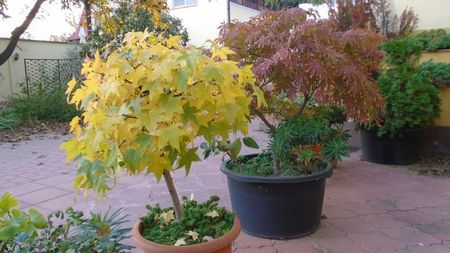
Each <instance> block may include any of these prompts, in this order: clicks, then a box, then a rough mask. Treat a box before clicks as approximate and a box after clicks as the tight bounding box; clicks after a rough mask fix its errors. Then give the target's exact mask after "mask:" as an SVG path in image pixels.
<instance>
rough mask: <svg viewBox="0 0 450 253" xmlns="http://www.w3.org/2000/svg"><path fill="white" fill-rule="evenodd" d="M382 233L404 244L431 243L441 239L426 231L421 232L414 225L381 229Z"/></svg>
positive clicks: (438, 241) (439, 241)
mask: <svg viewBox="0 0 450 253" xmlns="http://www.w3.org/2000/svg"><path fill="white" fill-rule="evenodd" d="M383 233H385V234H386V235H388V236H389V237H390V238H392V239H394V240H396V241H398V242H401V243H403V244H404V245H431V244H435V243H441V240H438V239H437V238H435V237H433V236H431V235H430V234H428V233H423V232H422V231H420V230H419V229H416V228H414V227H403V228H390V229H385V230H383Z"/></svg>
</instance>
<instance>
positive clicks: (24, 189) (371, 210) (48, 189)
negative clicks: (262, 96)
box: [0, 132, 450, 253]
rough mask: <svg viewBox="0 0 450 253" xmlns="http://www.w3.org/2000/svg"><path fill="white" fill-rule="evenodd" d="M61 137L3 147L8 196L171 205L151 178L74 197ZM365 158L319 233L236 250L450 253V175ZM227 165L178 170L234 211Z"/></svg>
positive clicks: (38, 204)
mask: <svg viewBox="0 0 450 253" xmlns="http://www.w3.org/2000/svg"><path fill="white" fill-rule="evenodd" d="M252 134H254V135H255V138H256V139H257V140H258V141H259V142H260V143H261V146H265V145H266V143H267V141H266V139H265V135H264V134H263V133H261V132H253V133H252ZM53 138H54V135H44V136H43V137H39V138H37V137H33V138H31V139H30V140H29V141H26V142H22V143H18V144H14V145H13V144H0V173H2V177H1V178H0V193H3V192H5V191H13V192H14V194H15V196H17V197H18V199H19V200H21V201H22V203H21V205H20V208H22V209H23V210H29V209H30V208H35V209H38V210H40V211H41V212H43V213H44V214H48V213H50V212H51V211H54V210H56V209H64V208H65V207H67V206H69V205H73V206H74V208H75V209H78V210H82V211H100V210H103V211H104V210H106V209H108V208H109V207H110V206H111V207H112V208H114V209H117V208H121V207H122V208H125V210H126V212H127V213H128V214H129V215H130V222H129V224H130V225H132V224H133V223H134V222H135V221H136V220H137V219H138V218H139V217H141V216H142V215H144V214H145V212H146V209H145V205H146V204H155V203H161V205H162V206H169V205H170V204H171V202H170V197H169V194H168V193H167V191H166V186H165V184H164V182H161V183H159V184H157V183H156V180H155V179H154V177H151V176H137V177H131V176H125V177H123V178H120V179H119V181H118V184H117V185H116V187H115V188H114V189H113V190H112V191H111V192H109V193H108V195H107V198H106V199H105V200H98V199H95V197H94V194H92V193H90V195H89V197H88V198H87V199H83V198H82V197H81V198H78V201H77V202H74V201H73V196H74V195H73V192H74V190H73V189H72V187H71V185H72V181H73V178H74V174H75V172H76V169H75V167H74V165H67V164H65V162H64V161H65V154H64V152H63V151H61V150H59V146H60V144H61V142H62V141H64V140H66V139H67V138H68V137H67V136H61V137H60V139H53ZM40 139H42V140H40ZM244 152H247V153H250V152H251V153H254V150H250V149H244ZM360 156H361V152H354V153H352V154H351V155H350V157H348V158H346V159H344V160H343V161H342V162H340V163H339V166H338V169H336V170H335V171H334V175H333V177H331V178H329V179H328V180H327V186H326V191H325V206H324V209H323V215H325V216H326V217H327V219H324V220H322V225H321V227H320V229H319V230H318V231H317V232H316V233H314V234H313V235H310V236H307V237H304V238H298V239H292V240H282V241H280V240H268V239H261V238H256V237H253V236H250V235H247V234H245V233H244V232H242V233H241V235H240V236H239V238H238V240H237V241H236V242H235V243H234V252H237V253H241V252H242V253H246V252H263V253H264V252H268V253H275V252H278V253H425V252H426V253H450V250H449V247H450V239H449V238H450V218H449V212H450V180H449V179H444V178H434V177H425V176H417V175H414V174H412V173H411V172H410V171H409V170H408V169H407V167H405V166H387V165H379V164H373V163H368V162H364V161H361V159H360ZM38 157H41V158H38ZM39 163H44V164H41V165H39V166H38V164H39ZM220 163H221V157H220V156H215V157H212V158H211V159H208V160H206V161H202V162H199V163H196V164H194V165H193V168H192V169H191V172H190V175H189V176H188V177H186V176H185V173H184V171H178V172H176V173H175V174H174V180H175V183H176V186H177V188H178V190H179V194H180V195H186V196H190V195H191V193H193V194H194V195H195V199H197V200H199V201H202V200H205V199H207V198H208V197H209V196H210V195H212V194H215V195H218V196H220V197H221V203H222V204H223V205H224V206H226V207H228V208H230V207H231V205H230V197H229V193H228V188H227V180H226V177H225V176H224V175H223V174H222V173H221V172H220V171H219V166H220ZM30 181H32V182H30ZM421 244H423V245H422V246H421ZM405 250H406V251H405ZM136 252H139V251H138V250H136Z"/></svg>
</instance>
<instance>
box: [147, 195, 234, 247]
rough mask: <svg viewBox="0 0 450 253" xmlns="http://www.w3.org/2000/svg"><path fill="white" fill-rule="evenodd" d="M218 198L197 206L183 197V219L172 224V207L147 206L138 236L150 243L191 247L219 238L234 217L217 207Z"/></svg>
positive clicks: (193, 201) (173, 217) (173, 219)
mask: <svg viewBox="0 0 450 253" xmlns="http://www.w3.org/2000/svg"><path fill="white" fill-rule="evenodd" d="M218 205H219V197H217V196H211V197H210V198H209V200H207V201H205V202H203V203H198V202H197V201H195V200H193V199H188V198H186V197H183V199H182V206H183V210H184V218H183V219H182V220H181V221H179V222H176V221H175V211H174V209H173V208H172V207H170V208H161V207H160V206H159V205H156V206H153V207H152V206H147V209H148V213H147V214H146V215H145V216H144V217H142V221H143V223H144V229H143V230H142V235H143V236H144V237H145V238H147V239H148V240H151V241H153V242H157V243H161V244H167V245H176V244H177V242H178V244H180V243H181V244H183V245H191V244H196V243H200V242H207V241H210V240H212V239H214V238H219V237H221V236H223V235H224V234H225V233H226V232H228V231H229V230H230V229H231V228H232V227H233V222H234V214H233V213H231V212H228V211H227V210H226V209H225V208H223V207H219V206H218Z"/></svg>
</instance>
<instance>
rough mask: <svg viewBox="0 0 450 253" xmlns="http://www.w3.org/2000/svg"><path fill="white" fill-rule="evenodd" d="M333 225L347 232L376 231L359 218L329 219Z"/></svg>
mask: <svg viewBox="0 0 450 253" xmlns="http://www.w3.org/2000/svg"><path fill="white" fill-rule="evenodd" d="M329 221H330V222H331V223H332V224H333V225H334V226H335V227H337V228H339V229H340V230H341V231H344V232H346V233H348V234H354V233H366V232H372V231H377V230H378V229H377V228H376V227H375V226H373V225H372V224H369V223H367V222H365V221H363V220H362V219H359V218H356V217H355V218H336V219H331V220H329Z"/></svg>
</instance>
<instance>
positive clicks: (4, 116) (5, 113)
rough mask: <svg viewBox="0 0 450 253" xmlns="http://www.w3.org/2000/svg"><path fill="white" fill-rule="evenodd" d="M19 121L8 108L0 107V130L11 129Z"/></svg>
mask: <svg viewBox="0 0 450 253" xmlns="http://www.w3.org/2000/svg"><path fill="white" fill-rule="evenodd" d="M19 124H20V121H19V120H18V119H17V118H16V117H15V116H14V114H13V113H12V112H11V109H10V108H1V107H0V130H3V129H13V128H14V127H15V126H17V125H19Z"/></svg>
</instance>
